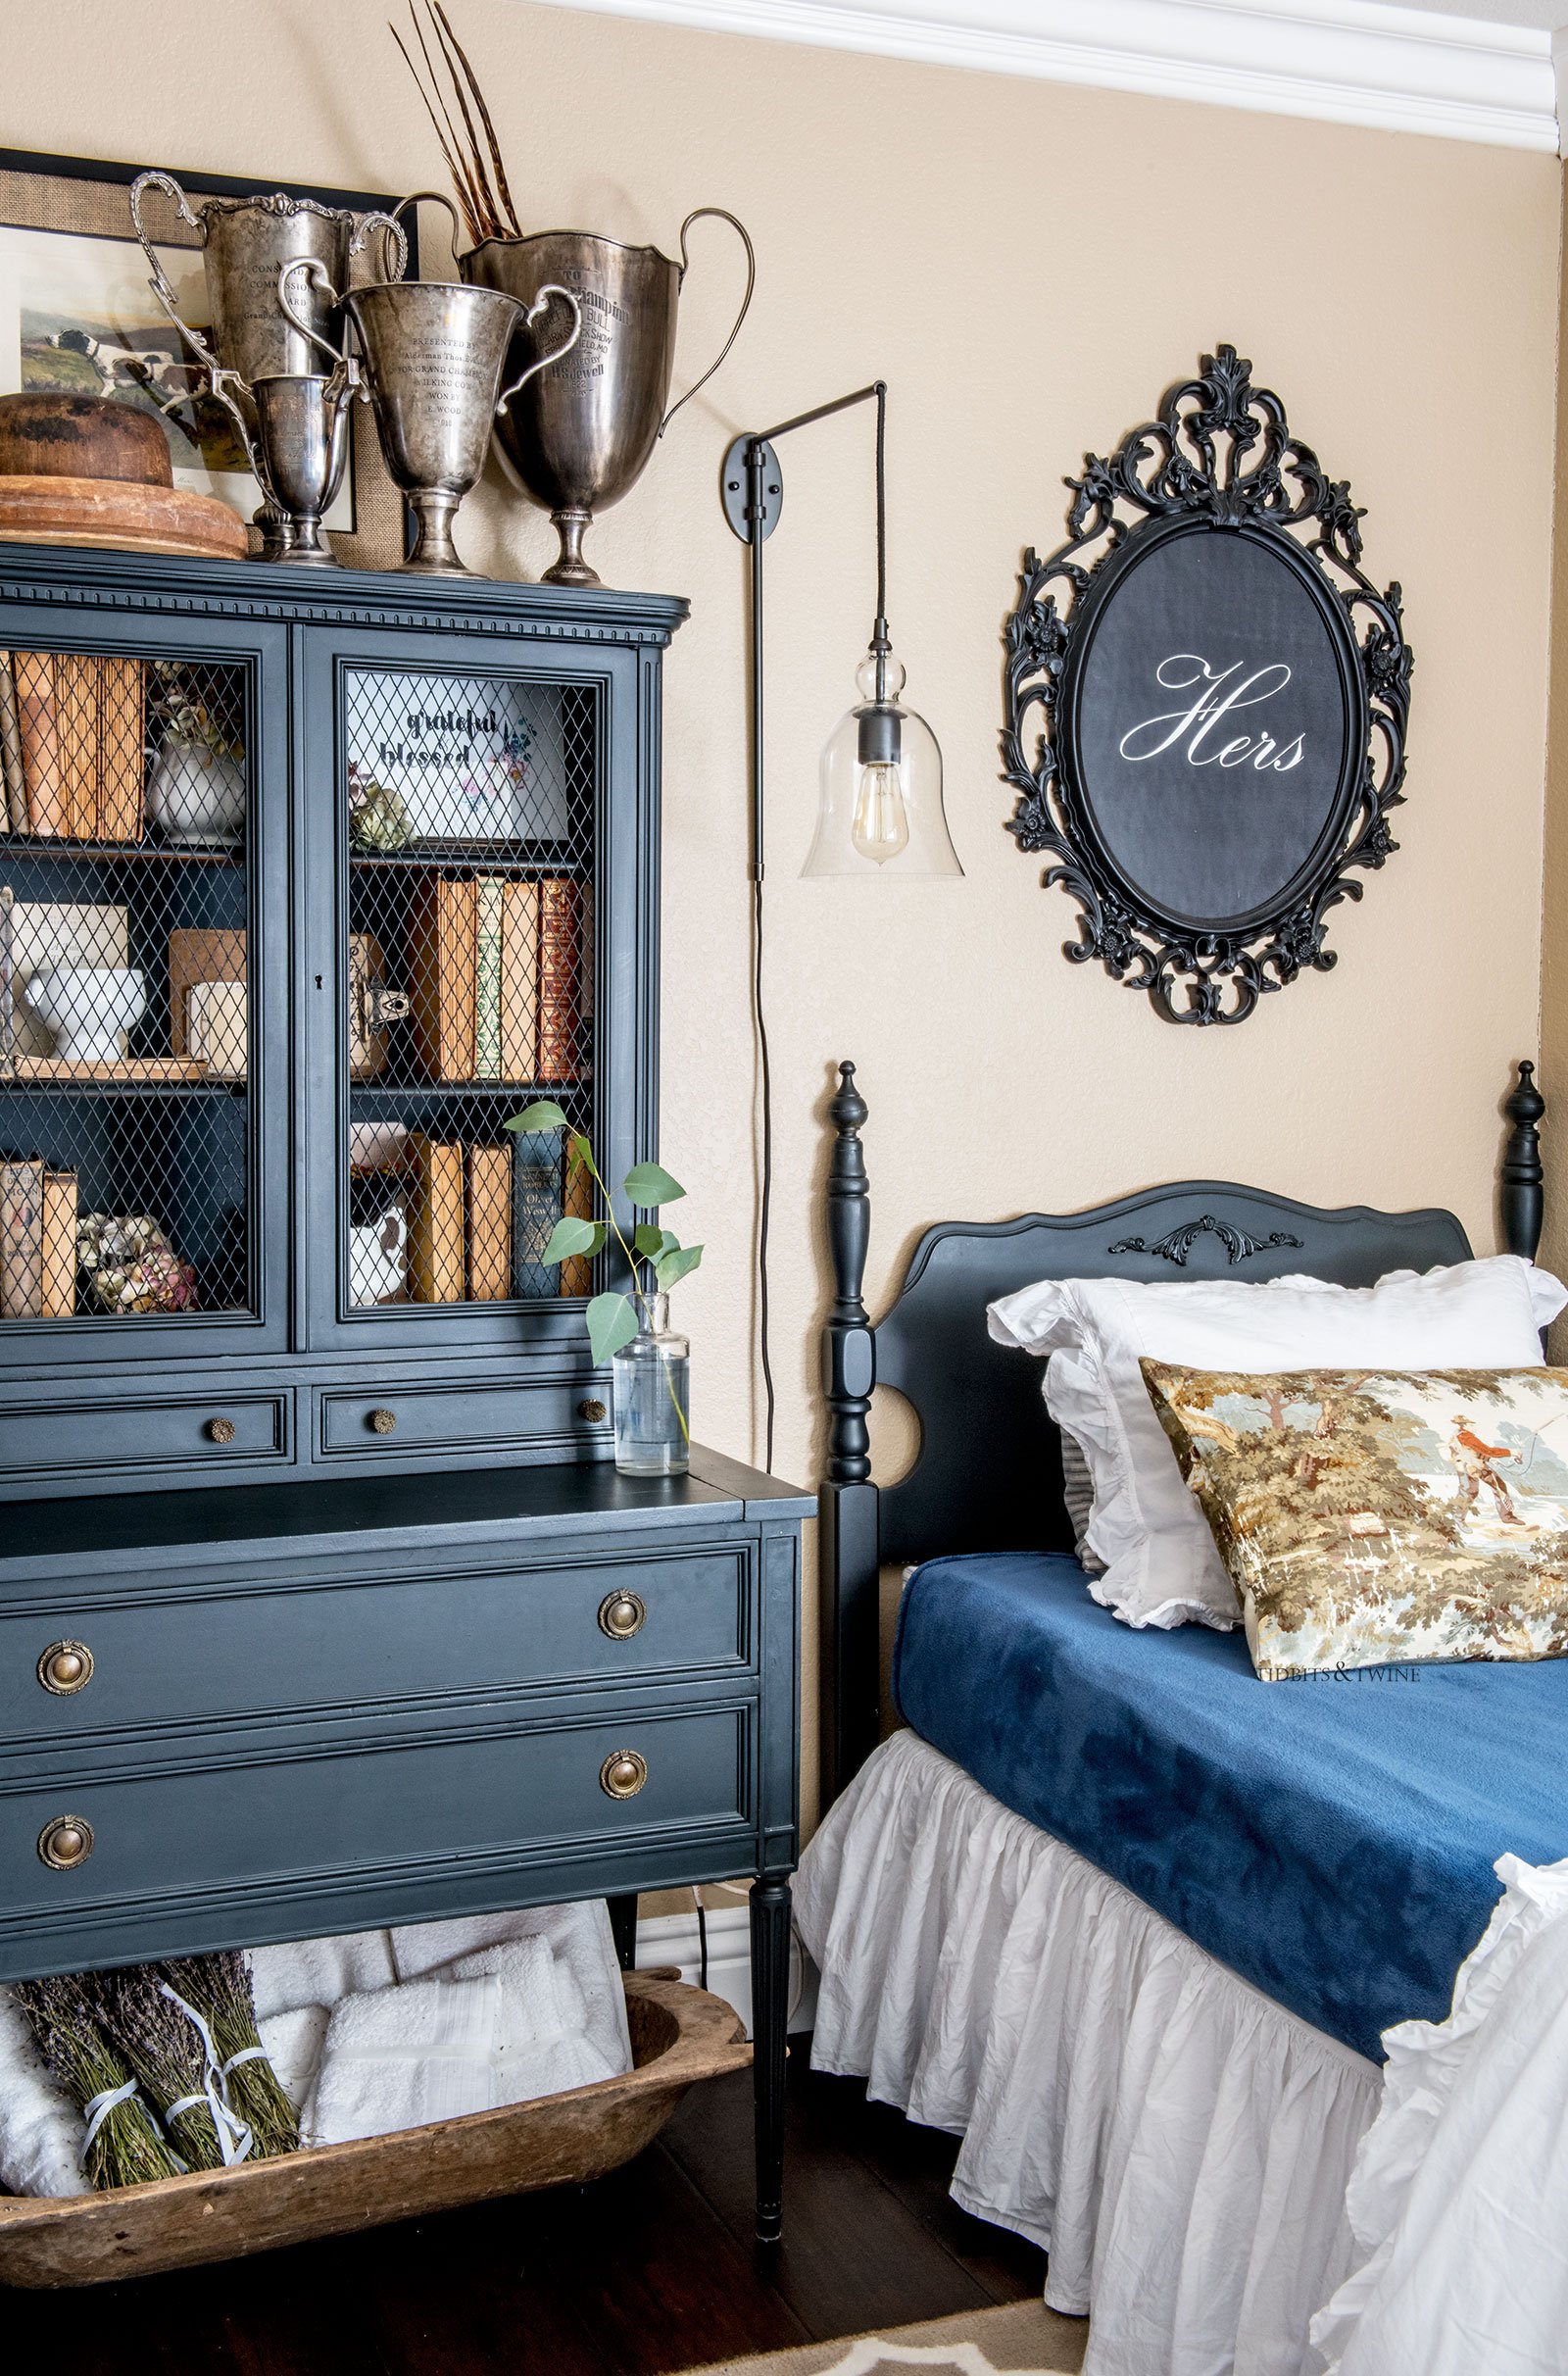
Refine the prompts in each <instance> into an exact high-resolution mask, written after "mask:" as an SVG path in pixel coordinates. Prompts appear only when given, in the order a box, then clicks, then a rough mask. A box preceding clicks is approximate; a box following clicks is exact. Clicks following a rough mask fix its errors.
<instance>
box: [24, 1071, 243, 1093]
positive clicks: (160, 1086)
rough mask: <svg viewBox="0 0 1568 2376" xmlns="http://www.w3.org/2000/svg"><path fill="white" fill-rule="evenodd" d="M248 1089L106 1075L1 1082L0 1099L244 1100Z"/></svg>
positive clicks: (240, 1084) (229, 1083)
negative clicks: (6, 1097)
mask: <svg viewBox="0 0 1568 2376" xmlns="http://www.w3.org/2000/svg"><path fill="white" fill-rule="evenodd" d="M245 1087H246V1084H245V1083H244V1082H243V1081H230V1080H223V1081H137V1080H123V1081H121V1080H114V1079H111V1078H110V1076H109V1075H108V1074H103V1075H101V1076H99V1077H98V1078H96V1079H93V1080H64V1081H62V1080H54V1081H51V1080H11V1079H0V1096H4V1095H6V1094H7V1093H9V1094H10V1095H11V1096H13V1097H27V1098H32V1097H65V1098H72V1097H179V1098H193V1097H194V1098H218V1097H238V1098H242V1097H243V1096H244V1095H245Z"/></svg>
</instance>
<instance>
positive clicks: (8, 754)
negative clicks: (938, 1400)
mask: <svg viewBox="0 0 1568 2376" xmlns="http://www.w3.org/2000/svg"><path fill="white" fill-rule="evenodd" d="M0 766H3V767H4V769H5V779H6V811H5V814H6V830H7V832H8V833H25V832H26V830H27V783H26V778H25V775H24V774H23V771H22V720H21V718H19V716H18V715H17V680H16V676H15V674H14V673H13V670H12V667H11V655H10V653H9V652H0Z"/></svg>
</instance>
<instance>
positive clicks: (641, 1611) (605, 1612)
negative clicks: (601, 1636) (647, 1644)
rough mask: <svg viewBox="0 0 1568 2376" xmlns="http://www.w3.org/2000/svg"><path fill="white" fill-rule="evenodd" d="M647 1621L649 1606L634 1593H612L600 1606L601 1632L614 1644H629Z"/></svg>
mask: <svg viewBox="0 0 1568 2376" xmlns="http://www.w3.org/2000/svg"><path fill="white" fill-rule="evenodd" d="M647 1620H648V1609H647V1605H646V1603H645V1602H643V1601H642V1600H641V1599H640V1598H639V1597H638V1595H637V1594H636V1593H634V1592H613V1593H611V1594H610V1595H609V1597H608V1598H607V1599H606V1600H603V1601H601V1602H600V1604H599V1627H600V1631H601V1632H602V1633H607V1634H609V1636H610V1638H611V1640H612V1641H613V1642H629V1641H630V1640H631V1637H632V1635H633V1634H634V1633H641V1632H642V1629H643V1627H644V1625H645V1624H646V1623H647Z"/></svg>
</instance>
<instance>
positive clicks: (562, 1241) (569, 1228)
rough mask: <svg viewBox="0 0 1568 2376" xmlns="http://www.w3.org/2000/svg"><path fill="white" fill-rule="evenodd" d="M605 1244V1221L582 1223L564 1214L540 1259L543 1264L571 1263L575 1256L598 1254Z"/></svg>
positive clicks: (551, 1233)
mask: <svg viewBox="0 0 1568 2376" xmlns="http://www.w3.org/2000/svg"><path fill="white" fill-rule="evenodd" d="M604 1242H605V1225H604V1222H603V1221H581V1220H577V1219H575V1218H574V1217H573V1216H572V1215H571V1214H570V1213H563V1214H562V1216H561V1218H560V1220H559V1221H558V1222H557V1223H556V1225H555V1227H554V1229H552V1230H551V1232H550V1243H549V1245H548V1246H547V1247H546V1248H545V1250H544V1253H543V1254H542V1255H541V1256H540V1258H539V1259H540V1261H541V1262H569V1261H570V1260H571V1257H572V1256H573V1255H574V1254H597V1253H598V1252H599V1249H600V1247H601V1246H602V1245H603V1244H604Z"/></svg>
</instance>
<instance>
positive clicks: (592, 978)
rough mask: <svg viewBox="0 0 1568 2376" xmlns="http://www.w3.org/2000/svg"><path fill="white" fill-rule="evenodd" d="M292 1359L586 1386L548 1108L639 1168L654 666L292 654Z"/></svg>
mask: <svg viewBox="0 0 1568 2376" xmlns="http://www.w3.org/2000/svg"><path fill="white" fill-rule="evenodd" d="M304 632H305V636H306V642H307V651H306V655H305V665H304V681H305V713H304V716H305V737H306V745H305V764H304V766H303V767H302V769H301V782H302V786H303V791H304V799H305V808H306V815H305V816H304V817H303V818H302V820H301V826H302V832H303V834H304V836H305V839H306V844H307V848H308V853H309V855H308V859H307V867H306V877H307V900H308V910H309V920H308V926H307V969H306V980H305V986H304V1005H305V1014H306V1040H307V1050H308V1072H309V1098H308V1126H307V1145H306V1152H305V1163H304V1179H303V1183H302V1186H303V1193H304V1196H305V1198H306V1201H307V1206H308V1211H309V1215H310V1218H309V1222H308V1227H307V1231H306V1252H307V1263H306V1266H305V1267H306V1273H307V1275H306V1280H305V1295H306V1305H307V1309H306V1312H305V1314H304V1317H305V1323H306V1328H307V1332H308V1341H309V1343H310V1345H311V1346H312V1348H313V1349H318V1348H322V1347H331V1346H335V1347H339V1348H349V1347H352V1348H354V1349H355V1350H356V1351H358V1352H359V1353H361V1354H364V1355H367V1356H371V1357H373V1356H375V1355H378V1354H379V1353H381V1352H383V1351H396V1350H400V1349H401V1351H402V1352H403V1353H404V1354H407V1353H408V1352H410V1351H412V1350H414V1349H416V1348H417V1349H419V1350H423V1351H430V1352H440V1351H443V1350H445V1351H446V1352H447V1353H448V1354H450V1353H452V1352H453V1351H455V1350H457V1349H459V1348H468V1349H472V1350H484V1351H488V1352H491V1353H494V1354H497V1355H504V1356H511V1357H513V1358H514V1359H515V1357H517V1356H518V1355H524V1356H527V1355H532V1356H533V1357H535V1358H536V1359H538V1360H540V1361H546V1360H554V1361H556V1362H558V1363H559V1362H560V1361H562V1360H563V1359H564V1360H565V1361H567V1363H568V1364H569V1365H570V1366H572V1367H573V1368H576V1367H578V1366H586V1361H587V1356H586V1345H585V1335H584V1330H583V1327H582V1316H581V1307H582V1299H583V1298H585V1297H586V1296H588V1295H590V1294H592V1293H593V1292H594V1291H595V1289H596V1287H597V1285H598V1284H599V1278H598V1271H599V1268H600V1265H591V1264H589V1263H587V1262H570V1263H567V1264H564V1265H562V1266H559V1267H558V1266H555V1265H547V1264H546V1263H545V1262H544V1261H543V1255H544V1251H545V1247H546V1244H547V1242H548V1239H549V1237H550V1234H551V1231H552V1229H553V1227H554V1225H555V1222H556V1220H557V1218H558V1217H559V1216H560V1214H561V1213H563V1212H564V1210H566V1209H567V1207H566V1197H567V1195H568V1190H567V1187H566V1181H565V1166H564V1147H563V1134H562V1132H561V1131H560V1130H553V1131H540V1132H532V1133H524V1134H518V1133H516V1132H513V1131H509V1130H508V1129H507V1127H506V1124H507V1123H508V1121H509V1120H510V1119H511V1118H512V1117H514V1116H515V1115H516V1114H519V1113H520V1112H521V1111H522V1110H523V1108H524V1107H526V1106H527V1105H528V1104H529V1103H530V1102H531V1101H532V1100H534V1099H535V1098H539V1097H547V1098H550V1099H553V1100H554V1101H555V1102H556V1103H557V1104H558V1105H560V1106H561V1107H562V1108H563V1110H564V1113H565V1114H566V1115H567V1117H568V1121H569V1123H570V1125H571V1126H572V1127H574V1128H579V1129H582V1130H585V1131H589V1132H591V1133H592V1135H593V1138H594V1143H595V1146H596V1148H597V1149H598V1150H599V1151H600V1153H601V1160H602V1162H603V1163H604V1165H605V1169H606V1173H607V1176H609V1177H612V1178H619V1177H620V1176H621V1175H622V1174H623V1173H624V1172H625V1170H626V1169H627V1168H628V1167H629V1165H630V1164H631V1163H633V1162H635V1161H636V1160H637V1157H638V1156H639V1155H642V1154H646V1153H651V1152H652V1147H651V1133H652V1128H653V1115H654V1095H655V1080H654V1064H655V1057H654V1050H655V1045H656V1018H655V1014H654V998H655V989H654V984H655V979H656V970H655V969H656V964H657V950H656V947H655V938H656V933H655V919H656V916H657V865H658V787H657V781H656V778H655V774H654V769H655V767H656V758H655V754H656V753H657V748H658V741H657V700H658V659H657V655H655V654H651V653H649V652H647V651H643V650H639V649H636V648H631V649H616V648H613V647H609V648H607V647H606V646H604V645H601V644H597V643H594V642H592V641H588V640H582V641H576V640H573V639H571V638H570V637H568V636H563V637H562V638H560V639H554V638H548V639H538V640H524V639H521V638H518V639H515V640H513V639H502V638H500V637H494V636H489V637H484V638H482V639H481V638H477V637H466V636H462V635H441V634H426V635H422V636H418V635H416V636H410V635H409V634H408V633H407V632H399V633H394V632H392V631H388V632H386V633H375V632H371V633H364V632H359V633H345V632H332V631H327V630H317V629H311V630H305V631H304Z"/></svg>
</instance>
